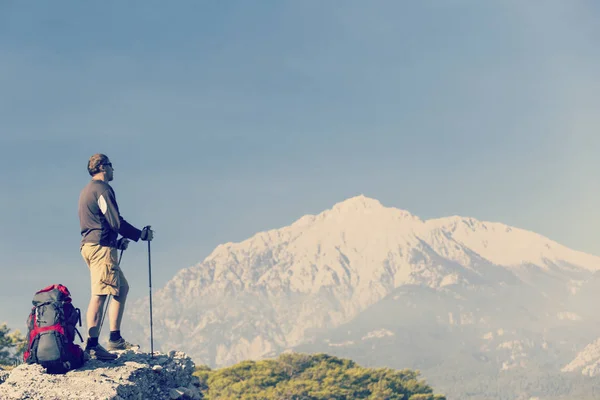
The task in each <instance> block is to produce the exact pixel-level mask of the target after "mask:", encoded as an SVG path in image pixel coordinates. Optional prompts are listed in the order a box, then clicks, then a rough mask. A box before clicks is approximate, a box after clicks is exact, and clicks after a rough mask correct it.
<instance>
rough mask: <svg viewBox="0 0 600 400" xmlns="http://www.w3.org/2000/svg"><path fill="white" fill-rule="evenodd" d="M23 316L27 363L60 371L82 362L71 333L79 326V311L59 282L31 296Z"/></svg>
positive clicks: (55, 371) (77, 365)
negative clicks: (28, 311) (30, 306)
mask: <svg viewBox="0 0 600 400" xmlns="http://www.w3.org/2000/svg"><path fill="white" fill-rule="evenodd" d="M32 303H33V308H32V309H31V313H30V314H29V318H28V319H27V329H28V330H27V339H28V346H27V350H26V351H25V353H24V354H23V359H24V361H25V362H26V363H27V364H40V365H42V366H43V367H45V368H46V370H47V371H48V372H49V373H55V374H56V373H57V374H62V373H65V372H67V371H69V370H72V369H75V368H79V367H81V366H82V365H83V363H84V358H83V350H82V349H81V347H79V346H78V345H76V344H75V343H73V342H74V340H75V333H77V335H78V336H79V339H80V340H81V341H82V342H83V338H82V337H81V334H80V333H79V331H78V330H77V327H76V326H77V323H79V326H81V311H80V310H79V309H78V308H75V307H74V306H73V304H71V293H70V292H69V289H67V288H66V287H65V286H63V285H51V286H48V287H46V288H44V289H42V290H40V291H38V292H36V293H35V295H34V296H33V301H32Z"/></svg>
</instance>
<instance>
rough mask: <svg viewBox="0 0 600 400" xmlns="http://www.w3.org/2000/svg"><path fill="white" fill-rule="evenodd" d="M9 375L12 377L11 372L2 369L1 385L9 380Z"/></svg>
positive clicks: (0, 373)
mask: <svg viewBox="0 0 600 400" xmlns="http://www.w3.org/2000/svg"><path fill="white" fill-rule="evenodd" d="M8 375H10V372H8V371H4V370H2V369H0V385H1V384H2V382H4V381H5V380H6V379H7V378H8Z"/></svg>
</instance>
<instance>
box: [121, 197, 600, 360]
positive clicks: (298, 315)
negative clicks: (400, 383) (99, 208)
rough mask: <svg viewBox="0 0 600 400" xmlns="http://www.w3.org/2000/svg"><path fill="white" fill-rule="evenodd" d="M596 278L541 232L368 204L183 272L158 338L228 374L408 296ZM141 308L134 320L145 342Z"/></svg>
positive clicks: (219, 253) (161, 314)
mask: <svg viewBox="0 0 600 400" xmlns="http://www.w3.org/2000/svg"><path fill="white" fill-rule="evenodd" d="M532 266H533V267H534V269H535V270H534V271H533V272H532V271H531V270H530V269H531V267H532ZM520 267H522V268H523V271H525V272H521V271H520ZM599 268H600V258H598V257H595V256H591V255H587V254H584V253H581V252H577V251H573V250H570V249H568V248H566V247H564V246H561V245H559V244H558V243H556V242H553V241H551V240H549V239H547V238H545V237H543V236H540V235H538V234H536V233H533V232H528V231H525V230H522V229H517V228H514V227H509V226H507V225H503V224H500V223H492V222H482V221H478V220H475V219H473V218H463V217H457V216H453V217H448V218H439V219H432V220H427V221H423V220H421V219H420V218H418V217H416V216H414V215H412V214H411V213H409V212H408V211H405V210H400V209H397V208H390V207H384V206H383V205H381V203H380V202H379V201H377V200H375V199H371V198H368V197H365V196H363V195H360V196H356V197H353V198H350V199H348V200H345V201H343V202H340V203H338V204H335V205H334V206H333V207H332V208H331V209H329V210H326V211H324V212H322V213H320V214H318V215H305V216H303V217H302V218H300V219H298V220H297V221H296V222H294V223H293V224H291V225H290V226H287V227H283V228H281V229H273V230H269V231H266V232H260V233H257V234H256V235H254V236H252V237H251V238H249V239H247V240H245V241H242V242H240V243H225V244H222V245H219V246H218V247H217V248H215V250H214V251H213V252H212V253H211V254H210V255H209V256H208V257H206V259H205V260H204V261H203V262H202V263H200V264H198V265H196V266H194V267H191V268H187V269H184V270H182V271H180V272H179V273H178V274H177V275H176V276H175V277H174V278H173V279H172V280H171V281H169V282H168V283H167V285H166V286H165V287H164V288H162V289H160V290H158V291H156V293H155V297H156V300H155V301H154V307H155V326H156V328H155V332H156V336H155V337H156V338H157V339H158V342H159V343H161V344H162V345H163V346H164V347H169V346H178V347H179V348H182V349H184V350H185V351H186V352H187V353H188V354H191V355H192V356H194V358H195V359H197V360H198V361H202V362H205V363H207V364H210V365H227V364H231V363H233V362H236V361H239V360H240V359H245V358H255V359H256V358H261V357H263V356H265V355H268V354H273V353H276V352H278V351H281V350H283V349H285V348H288V347H290V346H294V345H296V344H299V343H302V342H303V341H305V340H307V339H308V338H310V337H311V335H312V334H313V333H314V332H317V331H323V330H326V329H330V328H332V327H335V326H339V325H340V324H342V323H344V322H347V321H349V320H351V319H352V318H353V317H354V316H356V315H357V314H358V313H360V312H361V311H363V310H365V309H366V308H367V307H369V306H371V305H372V304H374V303H376V302H378V301H379V300H381V299H382V298H384V297H385V296H386V295H388V294H389V293H391V292H392V291H393V290H394V289H395V288H398V287H400V286H402V285H407V284H411V285H424V286H427V287H432V288H442V287H445V286H449V285H457V284H458V285H471V286H472V285H477V284H483V283H484V282H498V281H502V280H506V281H507V282H510V280H511V279H512V280H514V279H520V278H517V276H520V275H519V274H521V275H522V277H524V278H523V279H524V280H529V281H531V282H533V283H534V284H535V282H538V281H540V279H539V275H538V274H539V273H544V274H546V273H547V272H548V273H551V274H553V282H562V280H565V282H562V283H561V284H563V283H564V285H565V289H564V290H565V292H567V291H568V290H570V289H567V285H568V284H570V283H569V282H571V281H573V282H578V281H581V280H585V274H587V273H590V271H595V270H598V269H599ZM514 271H517V272H518V273H517V274H514V273H513V272H514ZM540 271H541V272H540ZM573 271H575V272H574V273H575V275H572V273H573ZM556 277H558V279H557V278H556ZM541 281H543V280H541ZM142 306H143V307H146V306H145V305H144V304H143V302H142V303H138V304H137V306H135V307H133V311H132V314H133V317H134V320H135V321H137V322H138V323H139V326H138V328H137V329H138V330H139V331H141V332H145V334H147V332H146V330H147V328H145V326H147V322H146V321H145V317H144V316H145V315H146V312H145V311H142V309H143V307H142ZM144 310H145V308H144ZM132 334H133V335H134V336H135V330H134V332H132Z"/></svg>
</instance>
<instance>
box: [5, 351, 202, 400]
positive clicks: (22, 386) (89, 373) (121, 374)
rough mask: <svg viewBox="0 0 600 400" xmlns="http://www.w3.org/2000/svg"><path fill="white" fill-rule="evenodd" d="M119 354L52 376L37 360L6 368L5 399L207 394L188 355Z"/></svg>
mask: <svg viewBox="0 0 600 400" xmlns="http://www.w3.org/2000/svg"><path fill="white" fill-rule="evenodd" d="M115 353H116V354H118V355H119V357H118V358H117V359H116V360H114V361H110V362H102V361H98V360H89V361H87V362H86V363H85V365H84V366H83V367H81V368H79V369H77V370H73V371H69V372H68V373H66V374H64V375H53V374H48V373H47V372H46V371H45V369H44V368H43V367H42V366H41V365H36V364H34V365H27V364H23V365H19V366H18V367H16V368H15V369H13V370H12V371H10V372H8V371H0V399H2V400H17V399H30V400H59V399H60V400H70V399H73V400H75V399H78V400H79V399H85V400H124V399H127V400H134V399H140V400H163V399H165V397H166V396H165V395H166V394H167V393H168V395H169V397H170V398H171V399H181V400H183V399H201V398H202V394H201V393H200V390H199V389H198V388H197V387H196V386H195V385H194V382H195V381H196V380H195V379H193V378H194V377H193V376H192V373H193V372H194V368H195V365H194V363H193V361H192V360H191V358H189V357H188V356H187V355H186V354H185V353H182V352H172V353H170V354H169V355H168V356H166V355H161V354H159V353H157V352H155V353H154V357H151V355H150V354H149V353H143V352H140V351H137V350H135V351H132V350H129V351H124V352H115ZM175 393H176V394H177V397H173V396H174V395H175Z"/></svg>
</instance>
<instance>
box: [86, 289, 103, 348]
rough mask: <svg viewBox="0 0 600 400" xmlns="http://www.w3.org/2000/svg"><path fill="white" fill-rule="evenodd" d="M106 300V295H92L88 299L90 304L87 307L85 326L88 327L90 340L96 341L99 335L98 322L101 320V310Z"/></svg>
mask: <svg viewBox="0 0 600 400" xmlns="http://www.w3.org/2000/svg"><path fill="white" fill-rule="evenodd" d="M105 300H106V295H105V294H103V295H92V297H91V298H90V304H89V305H88V310H87V318H86V319H87V326H88V336H89V337H90V338H96V339H98V335H99V334H100V332H99V331H100V329H99V327H100V320H101V318H102V310H103V309H104V301H105Z"/></svg>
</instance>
